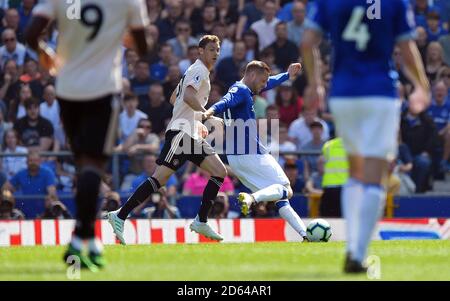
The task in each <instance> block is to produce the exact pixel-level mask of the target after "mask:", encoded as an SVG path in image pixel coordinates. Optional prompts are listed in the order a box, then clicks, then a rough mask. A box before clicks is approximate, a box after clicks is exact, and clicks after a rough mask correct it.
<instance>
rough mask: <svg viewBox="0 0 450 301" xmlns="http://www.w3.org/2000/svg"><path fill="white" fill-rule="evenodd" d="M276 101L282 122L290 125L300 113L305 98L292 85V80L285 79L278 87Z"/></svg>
mask: <svg viewBox="0 0 450 301" xmlns="http://www.w3.org/2000/svg"><path fill="white" fill-rule="evenodd" d="M275 103H276V105H277V106H278V112H279V115H280V122H282V123H284V124H286V125H287V126H289V125H290V124H291V123H292V122H293V121H294V120H295V119H297V117H298V116H299V115H300V112H301V111H302V107H303V99H302V98H301V97H299V96H298V94H297V91H296V90H295V89H294V87H292V82H291V81H289V80H288V81H285V82H284V83H282V84H281V85H280V86H279V88H278V89H277V94H276V98H275Z"/></svg>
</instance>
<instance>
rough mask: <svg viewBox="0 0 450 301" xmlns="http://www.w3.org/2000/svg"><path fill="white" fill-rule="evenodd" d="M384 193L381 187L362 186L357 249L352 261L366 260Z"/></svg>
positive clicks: (380, 211) (384, 196)
mask: <svg viewBox="0 0 450 301" xmlns="http://www.w3.org/2000/svg"><path fill="white" fill-rule="evenodd" d="M385 199H386V193H385V191H384V189H383V188H382V187H381V186H377V185H366V186H364V199H363V200H362V202H361V205H360V207H359V225H358V226H357V227H356V228H357V229H358V236H357V248H356V253H354V259H356V260H358V261H360V262H362V261H363V260H364V259H365V258H366V254H367V249H368V247H369V243H370V241H371V238H372V234H373V230H374V229H375V226H376V223H377V221H378V220H379V219H380V217H381V213H382V212H383V209H384V203H385Z"/></svg>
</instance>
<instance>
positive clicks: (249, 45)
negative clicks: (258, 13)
mask: <svg viewBox="0 0 450 301" xmlns="http://www.w3.org/2000/svg"><path fill="white" fill-rule="evenodd" d="M242 40H243V41H244V43H245V47H246V54H245V60H246V61H247V62H251V61H253V60H258V59H259V42H258V35H257V34H256V32H254V31H253V30H251V29H250V30H247V31H246V32H244V35H243V37H242Z"/></svg>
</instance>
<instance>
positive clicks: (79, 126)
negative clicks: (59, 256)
mask: <svg viewBox="0 0 450 301" xmlns="http://www.w3.org/2000/svg"><path fill="white" fill-rule="evenodd" d="M76 3H77V2H75V5H76ZM78 3H79V4H80V7H74V4H73V1H62V0H44V1H40V3H39V4H38V5H37V6H36V7H35V8H34V10H33V17H32V20H31V21H30V24H29V26H28V27H27V29H26V33H25V37H26V41H27V43H28V45H29V46H30V47H31V48H33V49H34V50H36V51H37V52H38V55H39V57H40V62H41V64H44V65H45V66H44V67H46V68H47V69H53V68H55V69H56V70H51V71H56V73H57V81H56V95H57V99H58V101H59V105H60V108H61V112H60V115H61V120H62V122H63V125H64V130H65V133H66V136H67V138H68V141H69V143H70V145H71V148H72V152H73V154H74V158H75V162H76V166H77V187H76V191H77V192H76V196H75V202H76V206H77V212H76V225H75V230H74V233H73V235H72V239H71V241H70V244H69V247H68V250H67V252H66V253H65V255H64V260H65V261H66V263H68V264H72V263H73V262H72V261H73V260H75V259H74V258H73V257H74V256H77V257H78V258H79V260H80V264H81V267H82V268H87V269H89V270H91V271H97V270H98V268H99V267H103V266H104V265H105V260H104V257H103V246H102V244H101V242H100V241H99V240H98V239H96V238H95V233H94V232H95V231H94V229H95V227H94V226H95V219H96V216H97V211H98V208H99V204H98V201H99V189H100V181H101V177H102V175H103V172H104V170H105V167H106V164H107V162H108V159H109V155H110V154H111V152H112V148H113V146H114V142H115V141H114V140H115V138H116V136H117V134H116V133H117V120H118V113H119V109H120V107H119V106H120V104H119V100H118V97H117V96H118V95H120V93H121V92H122V76H121V70H122V69H121V63H122V49H121V45H122V41H123V36H124V34H125V32H126V31H130V33H131V35H132V37H133V38H134V41H135V45H136V48H137V49H136V50H137V51H138V53H139V54H140V55H141V56H144V55H146V54H147V52H148V49H149V46H150V40H148V39H147V38H146V34H145V27H146V26H147V25H148V24H149V20H148V16H147V9H146V6H145V2H144V0H81V1H79V2H78ZM52 20H55V21H56V22H57V24H58V31H59V37H58V46H57V51H56V57H52V56H51V54H50V52H49V51H48V49H46V48H45V46H43V45H44V42H43V41H41V40H40V36H41V34H42V33H43V31H44V30H45V28H46V27H47V25H48V24H49V22H50V21H52ZM86 243H87V255H86V254H85V252H84V251H85V250H84V248H85V244H86Z"/></svg>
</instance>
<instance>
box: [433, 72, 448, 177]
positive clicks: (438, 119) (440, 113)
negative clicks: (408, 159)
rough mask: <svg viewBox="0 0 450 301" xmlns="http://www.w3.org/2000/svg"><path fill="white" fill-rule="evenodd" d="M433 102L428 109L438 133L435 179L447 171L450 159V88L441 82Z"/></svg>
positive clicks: (434, 169)
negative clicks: (449, 98)
mask: <svg viewBox="0 0 450 301" xmlns="http://www.w3.org/2000/svg"><path fill="white" fill-rule="evenodd" d="M433 90H434V91H433V92H434V93H433V94H434V97H433V102H432V103H431V105H430V106H429V108H428V114H429V115H430V117H431V119H432V120H433V122H434V125H435V127H436V131H437V141H436V142H437V143H436V146H435V147H434V148H433V153H432V154H431V155H432V159H433V173H434V175H435V177H436V176H437V177H442V176H440V175H439V174H440V173H441V172H446V171H447V161H448V159H449V157H450V126H449V120H450V103H449V100H448V87H447V86H446V85H445V83H444V82H443V81H439V82H437V83H436V85H434V87H433Z"/></svg>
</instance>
